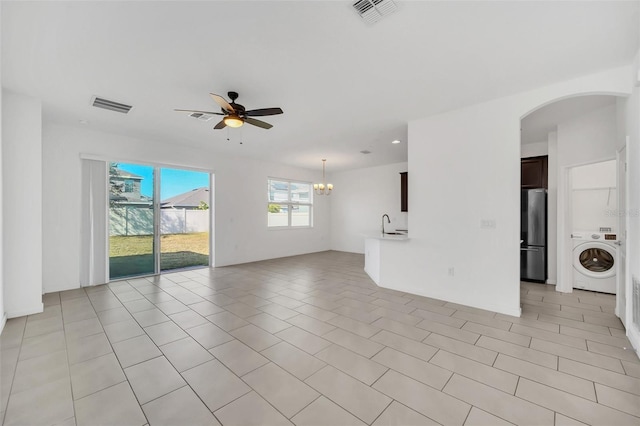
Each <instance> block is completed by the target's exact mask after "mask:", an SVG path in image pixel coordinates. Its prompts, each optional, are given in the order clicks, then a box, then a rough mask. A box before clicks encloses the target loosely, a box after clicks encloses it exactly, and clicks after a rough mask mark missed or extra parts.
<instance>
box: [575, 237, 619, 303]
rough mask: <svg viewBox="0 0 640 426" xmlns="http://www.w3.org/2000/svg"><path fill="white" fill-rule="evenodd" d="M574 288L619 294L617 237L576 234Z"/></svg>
mask: <svg viewBox="0 0 640 426" xmlns="http://www.w3.org/2000/svg"><path fill="white" fill-rule="evenodd" d="M571 237H572V239H573V271H574V273H573V288H578V289H581V290H591V291H598V292H601V293H611V294H616V266H617V265H616V255H617V250H616V245H615V242H616V235H615V234H611V233H601V232H574V233H573V234H571Z"/></svg>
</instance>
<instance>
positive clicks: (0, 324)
mask: <svg viewBox="0 0 640 426" xmlns="http://www.w3.org/2000/svg"><path fill="white" fill-rule="evenodd" d="M0 22H2V7H0ZM1 50H2V49H0V52H1ZM0 58H2V54H0ZM1 70H2V60H1V59H0V81H2V71H1ZM1 164H2V89H1V88H0V165H1ZM2 205H3V198H2V171H0V241H4V233H3V232H2V229H3V228H2V221H3V219H2ZM2 245H3V244H1V243H0V333H2V329H3V328H4V325H5V323H6V321H7V315H6V313H5V308H4V280H3V275H4V272H3V267H2V257H3V253H2Z"/></svg>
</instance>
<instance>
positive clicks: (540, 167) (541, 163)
mask: <svg viewBox="0 0 640 426" xmlns="http://www.w3.org/2000/svg"><path fill="white" fill-rule="evenodd" d="M547 158H548V157H547V156H546V155H543V156H541V157H530V158H523V159H521V160H520V185H521V186H522V188H547V186H548V184H547V174H548V172H547V164H548V160H547Z"/></svg>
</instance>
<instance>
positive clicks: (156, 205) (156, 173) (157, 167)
mask: <svg viewBox="0 0 640 426" xmlns="http://www.w3.org/2000/svg"><path fill="white" fill-rule="evenodd" d="M83 158H87V159H93V160H99V161H104V162H106V164H107V170H106V172H107V174H108V165H109V164H110V163H112V162H115V163H125V164H137V165H141V166H148V167H153V180H154V182H153V198H154V201H153V232H154V235H153V256H154V272H153V273H149V274H141V275H135V276H131V277H119V278H115V279H111V277H110V274H109V258H110V256H109V203H108V200H107V203H106V207H107V211H106V212H105V214H106V221H105V222H106V223H105V225H106V226H105V228H106V229H105V235H106V238H105V244H106V250H105V260H104V262H105V265H106V283H110V282H116V281H122V280H129V279H135V278H144V277H152V276H158V275H161V274H162V270H161V269H160V268H161V265H160V250H161V247H160V237H161V234H160V230H161V213H160V211H161V209H160V202H161V200H160V186H161V184H162V182H160V171H161V169H163V168H168V169H181V170H188V171H194V172H201V173H207V174H208V175H209V210H210V211H211V214H210V215H209V266H208V267H209V268H213V267H214V265H215V262H214V259H215V256H214V252H215V250H214V243H215V238H214V232H215V228H214V225H215V196H214V191H215V187H214V184H215V174H214V171H213V170H211V169H204V168H201V167H193V166H185V165H182V164H172V163H152V162H148V161H138V160H130V159H121V158H117V159H116V158H114V157H102V156H93V155H86V156H84V157H83ZM106 183H107V185H108V184H109V179H108V176H107V178H106ZM106 193H107V197H108V194H109V191H108V190H107V191H106ZM167 272H171V271H167Z"/></svg>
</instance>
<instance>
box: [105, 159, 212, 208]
mask: <svg viewBox="0 0 640 426" xmlns="http://www.w3.org/2000/svg"><path fill="white" fill-rule="evenodd" d="M118 168H119V169H120V170H125V171H127V172H130V173H134V174H136V175H138V176H142V177H143V179H142V182H141V190H140V192H141V193H142V195H146V196H147V197H152V196H153V167H152V166H143V165H139V164H128V163H118ZM203 186H206V187H207V188H208V187H209V173H205V172H195V171H192V170H180V169H169V168H164V167H163V168H161V169H160V201H162V200H165V199H167V198H170V197H173V196H174V195H178V194H182V193H183V192H187V191H191V190H192V189H196V188H201V187H203Z"/></svg>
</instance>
